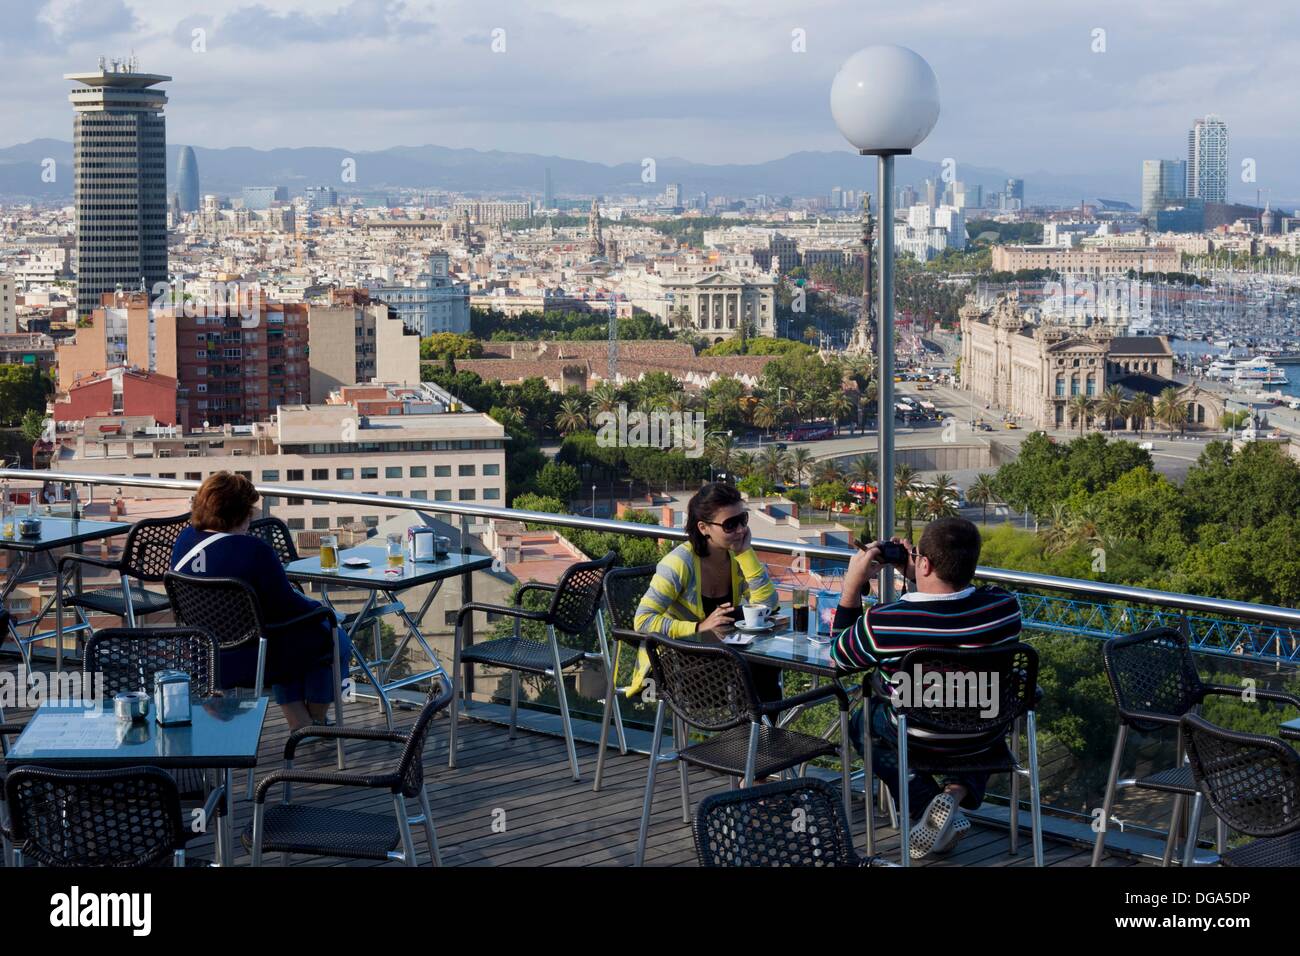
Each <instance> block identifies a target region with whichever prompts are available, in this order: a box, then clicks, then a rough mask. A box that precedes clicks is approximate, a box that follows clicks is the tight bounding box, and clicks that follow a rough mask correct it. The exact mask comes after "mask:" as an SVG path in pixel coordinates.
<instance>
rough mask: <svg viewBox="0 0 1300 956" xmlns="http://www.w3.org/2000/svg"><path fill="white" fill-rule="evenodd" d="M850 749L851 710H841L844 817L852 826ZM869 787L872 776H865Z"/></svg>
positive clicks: (841, 767) (841, 788)
mask: <svg viewBox="0 0 1300 956" xmlns="http://www.w3.org/2000/svg"><path fill="white" fill-rule="evenodd" d="M851 752H852V751H850V750H849V712H848V711H847V710H841V711H840V790H841V792H842V793H841V795H842V796H843V797H844V819H845V820H847V821H848V822H849V824H850V826H851V825H852V823H853V783H852V781H853V758H852V757H851V756H850V754H851ZM863 783H864V784H865V785H866V787H867V789H868V790H870V789H871V781H870V778H863Z"/></svg>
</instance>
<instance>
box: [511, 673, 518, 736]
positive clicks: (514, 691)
mask: <svg viewBox="0 0 1300 956" xmlns="http://www.w3.org/2000/svg"><path fill="white" fill-rule="evenodd" d="M518 726H519V671H511V672H510V739H511V740H514V739H515V730H516V728H518Z"/></svg>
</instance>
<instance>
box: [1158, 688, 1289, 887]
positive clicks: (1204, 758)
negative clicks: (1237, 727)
mask: <svg viewBox="0 0 1300 956" xmlns="http://www.w3.org/2000/svg"><path fill="white" fill-rule="evenodd" d="M1179 726H1180V728H1181V730H1182V734H1183V740H1184V741H1185V743H1186V744H1187V758H1188V761H1189V762H1190V764H1191V768H1192V777H1193V779H1194V780H1195V781H1196V785H1197V787H1199V788H1200V792H1201V793H1202V794H1204V796H1205V799H1206V800H1207V801H1209V804H1210V809H1211V810H1213V811H1214V813H1215V814H1216V815H1217V816H1218V818H1219V819H1220V820H1222V821H1223V822H1224V823H1225V824H1226V825H1227V826H1229V827H1231V828H1232V829H1234V830H1237V831H1238V832H1240V833H1244V834H1246V835H1247V836H1253V837H1257V838H1258V839H1256V840H1254V841H1252V842H1251V843H1248V844H1246V845H1245V846H1243V847H1238V848H1237V849H1235V850H1227V851H1222V852H1220V855H1219V861H1220V862H1221V863H1223V865H1224V866H1300V754H1297V753H1296V752H1295V750H1293V749H1292V748H1291V747H1290V746H1289V745H1288V744H1286V743H1285V742H1283V741H1281V740H1278V739H1277V738H1275V737H1264V736H1261V735H1259V734H1243V733H1238V732H1236V731H1232V730H1225V729H1224V728H1223V727H1218V726H1216V725H1214V724H1212V723H1210V722H1209V721H1208V720H1206V719H1204V718H1203V717H1200V716H1198V715H1195V714H1188V715H1187V716H1185V717H1183V719H1182V720H1181V721H1180V722H1179ZM1192 832H1195V831H1194V830H1193V831H1192Z"/></svg>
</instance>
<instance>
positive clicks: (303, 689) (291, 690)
mask: <svg viewBox="0 0 1300 956" xmlns="http://www.w3.org/2000/svg"><path fill="white" fill-rule="evenodd" d="M336 633H337V634H338V636H339V664H340V678H341V679H342V680H347V678H348V673H349V665H350V664H351V663H352V642H351V641H350V640H348V635H347V632H346V631H345V630H343V628H341V627H339V628H336ZM272 689H273V690H274V691H275V702H276V703H277V704H294V703H297V702H298V701H306V702H307V703H309V704H332V703H334V662H333V661H332V660H329V661H326V662H325V663H324V664H317V665H315V666H314V667H312V668H311V669H310V670H308V671H306V672H305V673H303V675H302V676H301V677H298V678H296V679H295V680H292V681H289V682H288V683H286V684H276V685H275V686H274V687H273V688H272Z"/></svg>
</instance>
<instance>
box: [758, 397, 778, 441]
mask: <svg viewBox="0 0 1300 956" xmlns="http://www.w3.org/2000/svg"><path fill="white" fill-rule="evenodd" d="M754 424H755V425H757V426H758V427H759V428H762V429H764V430H765V431H766V432H767V433H768V434H769V435H771V434H772V429H773V428H775V427H776V426H777V425H779V424H781V413H780V411H778V410H777V408H776V406H775V405H773V404H772V403H771V402H769V401H768V400H767V399H766V398H763V399H759V401H758V404H757V405H755V406H754Z"/></svg>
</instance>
